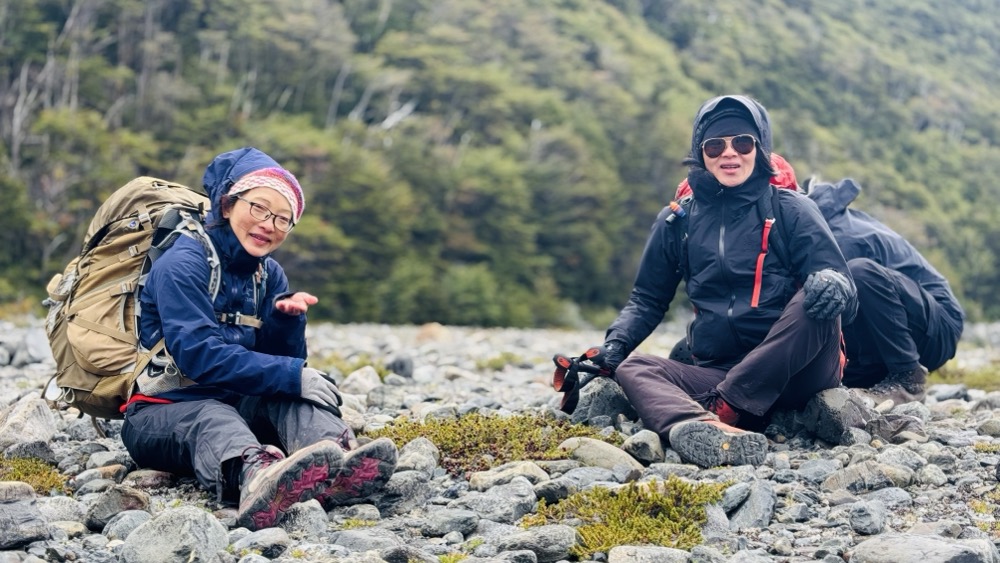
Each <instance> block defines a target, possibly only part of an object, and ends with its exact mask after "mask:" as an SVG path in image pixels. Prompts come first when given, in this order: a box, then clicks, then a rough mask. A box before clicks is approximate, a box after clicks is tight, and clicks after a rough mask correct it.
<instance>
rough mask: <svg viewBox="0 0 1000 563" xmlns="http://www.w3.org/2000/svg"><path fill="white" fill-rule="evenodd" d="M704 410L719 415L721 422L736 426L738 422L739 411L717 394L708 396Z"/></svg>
mask: <svg viewBox="0 0 1000 563" xmlns="http://www.w3.org/2000/svg"><path fill="white" fill-rule="evenodd" d="M705 410H707V411H709V412H710V413H712V414H714V415H715V416H717V417H719V420H721V421H722V423H723V424H726V425H729V426H736V425H737V424H739V422H740V413H739V412H738V411H737V410H736V409H734V408H733V406H732V405H730V404H729V403H727V402H726V400H725V399H723V398H722V397H720V396H719V395H716V394H713V395H712V396H710V397H709V398H708V401H707V402H706V403H705Z"/></svg>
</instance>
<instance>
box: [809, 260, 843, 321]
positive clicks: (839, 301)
mask: <svg viewBox="0 0 1000 563" xmlns="http://www.w3.org/2000/svg"><path fill="white" fill-rule="evenodd" d="M802 290H803V291H804V292H805V294H806V298H805V301H803V303H802V307H803V308H804V309H805V310H806V315H807V316H808V317H809V318H811V319H816V320H820V321H829V320H831V319H834V318H836V317H837V316H839V315H840V314H841V313H843V312H844V308H845V307H847V298H848V296H849V295H850V292H851V282H849V281H848V280H847V278H846V277H845V276H844V274H841V273H840V272H838V271H836V270H830V269H827V270H820V271H818V272H813V273H811V274H809V277H807V278H806V283H805V285H803V286H802Z"/></svg>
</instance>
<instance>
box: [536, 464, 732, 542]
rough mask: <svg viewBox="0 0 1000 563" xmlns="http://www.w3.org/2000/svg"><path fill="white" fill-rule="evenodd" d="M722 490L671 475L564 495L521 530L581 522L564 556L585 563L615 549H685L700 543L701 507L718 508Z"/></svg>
mask: <svg viewBox="0 0 1000 563" xmlns="http://www.w3.org/2000/svg"><path fill="white" fill-rule="evenodd" d="M726 486H727V485H726V484H704V483H692V482H688V481H684V480H682V479H680V478H679V477H677V476H674V475H671V476H670V478H669V479H667V480H666V481H652V482H648V483H630V484H628V485H626V486H624V487H622V488H620V489H618V490H617V491H612V490H610V489H605V488H594V489H590V490H587V491H583V492H580V493H576V494H573V495H570V496H569V497H568V498H566V499H565V500H563V501H562V502H559V503H558V504H555V505H552V506H548V505H546V503H545V501H544V500H542V501H539V504H538V512H537V513H536V514H534V515H531V516H529V517H525V518H523V519H522V521H521V524H522V525H523V526H526V527H531V526H538V525H542V524H546V523H558V522H561V521H565V520H569V519H572V520H574V521H577V522H581V524H580V525H579V527H578V528H577V531H578V532H579V534H580V537H581V538H583V541H582V543H581V544H579V545H576V546H574V547H573V548H572V549H571V550H570V552H571V553H572V554H573V555H574V556H576V557H578V558H581V559H588V558H590V556H592V555H593V554H594V553H596V552H603V553H607V552H608V551H609V550H610V549H611V548H612V547H615V546H617V545H656V546H663V547H672V548H677V549H691V548H692V547H694V546H696V545H698V544H700V543H701V542H702V537H701V527H702V526H703V525H704V524H705V521H706V520H707V516H706V512H705V505H706V504H709V503H713V502H718V501H719V500H720V499H721V498H722V491H724V490H725V488H726Z"/></svg>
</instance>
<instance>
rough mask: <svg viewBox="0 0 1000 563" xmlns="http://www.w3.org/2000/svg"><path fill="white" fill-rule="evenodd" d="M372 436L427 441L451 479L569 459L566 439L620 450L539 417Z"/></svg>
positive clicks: (464, 420)
mask: <svg viewBox="0 0 1000 563" xmlns="http://www.w3.org/2000/svg"><path fill="white" fill-rule="evenodd" d="M367 435H368V436H371V437H373V438H379V437H382V436H386V437H388V438H391V439H392V440H393V441H394V442H396V443H397V444H405V443H407V442H409V441H411V440H413V439H415V438H420V437H424V438H427V439H428V440H430V441H431V442H434V445H436V446H437V447H438V449H439V450H440V452H441V466H442V467H444V468H445V469H446V470H447V471H448V472H449V473H451V474H452V475H463V474H467V473H471V472H475V471H483V470H486V469H489V468H491V467H497V466H499V465H503V464H504V463H507V462H509V461H518V460H546V459H564V458H565V457H566V452H564V451H561V450H560V449H559V444H561V443H562V442H563V441H565V440H566V439H567V438H572V437H578V436H579V437H589V438H595V439H598V440H603V441H605V442H608V443H611V444H614V445H616V446H620V445H621V443H622V440H621V437H620V436H617V435H615V436H603V435H601V434H600V430H599V429H597V428H594V427H591V426H584V425H581V424H570V423H569V422H566V421H563V420H556V419H554V418H547V417H543V416H540V415H532V414H520V415H515V416H504V417H501V416H483V415H480V414H469V415H466V416H463V417H459V418H457V419H450V420H437V419H435V420H428V421H426V422H417V421H411V420H402V419H401V420H397V421H396V422H394V423H393V424H391V425H389V426H386V427H385V428H381V429H379V430H376V431H374V432H368V433H367Z"/></svg>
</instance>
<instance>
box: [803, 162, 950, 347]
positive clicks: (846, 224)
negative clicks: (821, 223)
mask: <svg viewBox="0 0 1000 563" xmlns="http://www.w3.org/2000/svg"><path fill="white" fill-rule="evenodd" d="M860 193H861V186H859V185H858V184H857V182H855V181H854V180H853V179H851V178H845V179H843V180H841V181H839V182H837V183H836V184H829V183H818V184H815V185H812V186H811V187H810V188H809V198H810V199H812V200H813V201H815V202H816V204H817V205H818V206H819V209H820V211H821V212H822V213H823V217H824V218H825V219H826V222H827V224H829V225H830V230H831V231H833V236H834V237H835V238H836V239H837V244H839V245H840V250H841V251H842V252H843V253H844V257H845V258H846V259H848V260H853V259H855V258H868V259H870V260H873V261H874V262H876V263H878V264H880V265H882V266H885V267H886V268H889V269H890V270H896V271H897V272H899V273H901V274H903V275H904V276H906V277H908V278H910V279H911V280H913V281H915V282H916V283H917V284H918V285H920V287H921V288H923V289H924V291H926V292H927V293H929V294H930V295H931V296H932V297H933V298H934V300H935V301H937V302H938V303H939V304H940V305H941V307H942V308H943V309H944V310H945V312H946V314H947V315H948V317H949V318H950V320H951V321H952V322H953V323H955V325H956V326H957V327H959V329H961V327H962V326H963V324H964V319H965V312H964V311H963V310H962V306H961V305H959V303H958V298H956V297H955V294H954V293H953V292H952V290H951V286H950V285H949V284H948V280H947V279H945V277H944V276H943V275H941V274H940V273H939V272H938V271H937V270H936V269H934V266H932V265H931V264H930V263H929V262H928V261H927V260H926V259H925V258H924V257H923V256H922V255H921V254H920V252H918V251H917V249H916V248H914V247H913V245H911V244H910V243H909V241H907V240H906V239H905V238H903V237H902V236H901V235H900V234H899V233H897V232H895V231H893V230H892V229H890V228H889V227H887V226H886V225H884V224H883V223H881V222H880V221H878V220H877V219H875V218H874V217H872V216H870V215H868V214H867V213H865V212H864V211H858V210H856V209H849V208H848V206H849V205H850V204H851V202H853V201H854V200H855V199H857V197H858V194H860Z"/></svg>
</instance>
